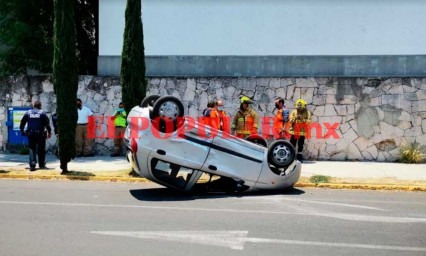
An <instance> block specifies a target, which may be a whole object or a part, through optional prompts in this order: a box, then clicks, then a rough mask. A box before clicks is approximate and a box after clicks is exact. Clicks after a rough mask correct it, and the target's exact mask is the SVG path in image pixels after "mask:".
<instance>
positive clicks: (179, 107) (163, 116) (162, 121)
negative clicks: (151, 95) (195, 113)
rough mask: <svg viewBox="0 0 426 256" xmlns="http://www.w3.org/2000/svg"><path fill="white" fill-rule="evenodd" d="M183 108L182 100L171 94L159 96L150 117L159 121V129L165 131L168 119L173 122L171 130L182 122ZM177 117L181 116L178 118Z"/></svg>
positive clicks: (174, 129) (175, 128)
mask: <svg viewBox="0 0 426 256" xmlns="http://www.w3.org/2000/svg"><path fill="white" fill-rule="evenodd" d="M183 115H184V108H183V104H182V102H181V101H180V100H179V99H177V98H176V97H173V96H163V97H161V98H159V99H158V100H157V101H156V102H155V103H154V107H153V109H152V114H151V119H152V120H154V121H155V120H157V121H159V122H158V123H159V125H158V126H159V128H158V129H159V131H160V132H166V124H167V121H168V120H171V121H172V122H173V131H176V130H177V129H178V127H180V126H181V125H182V124H183V122H182V121H183V118H182V117H183ZM179 118H182V119H180V120H179Z"/></svg>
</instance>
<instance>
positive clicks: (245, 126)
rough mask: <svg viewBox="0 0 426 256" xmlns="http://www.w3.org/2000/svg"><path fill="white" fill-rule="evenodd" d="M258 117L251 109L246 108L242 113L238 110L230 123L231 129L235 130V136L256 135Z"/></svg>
mask: <svg viewBox="0 0 426 256" xmlns="http://www.w3.org/2000/svg"><path fill="white" fill-rule="evenodd" d="M258 123H259V117H258V115H257V113H256V111H254V110H253V109H252V108H247V110H246V111H244V112H242V110H239V111H238V112H237V114H236V115H235V117H234V120H233V121H232V129H235V130H236V133H237V134H244V135H250V134H253V133H257V127H258Z"/></svg>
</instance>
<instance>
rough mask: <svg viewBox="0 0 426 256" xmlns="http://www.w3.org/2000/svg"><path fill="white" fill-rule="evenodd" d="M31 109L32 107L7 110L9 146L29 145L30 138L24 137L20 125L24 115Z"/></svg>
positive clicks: (9, 108)
mask: <svg viewBox="0 0 426 256" xmlns="http://www.w3.org/2000/svg"><path fill="white" fill-rule="evenodd" d="M29 109H31V107H8V110H7V122H6V126H7V135H8V140H7V145H8V146H9V145H10V146H12V145H19V146H22V145H28V138H27V137H26V136H22V134H21V131H20V130H19V125H20V123H21V119H22V117H23V116H24V114H25V113H26V112H27V111H28V110H29Z"/></svg>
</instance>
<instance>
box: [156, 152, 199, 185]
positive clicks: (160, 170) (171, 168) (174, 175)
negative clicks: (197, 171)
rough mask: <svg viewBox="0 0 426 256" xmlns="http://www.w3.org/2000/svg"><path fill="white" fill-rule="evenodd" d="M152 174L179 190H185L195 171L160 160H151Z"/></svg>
mask: <svg viewBox="0 0 426 256" xmlns="http://www.w3.org/2000/svg"><path fill="white" fill-rule="evenodd" d="M151 170H152V174H153V175H154V177H155V178H157V179H158V180H160V181H162V182H164V183H166V184H168V185H170V186H173V187H177V188H181V189H183V188H185V186H186V184H187V183H188V181H189V179H190V178H191V175H192V173H193V172H194V170H192V169H188V168H185V167H182V166H180V165H177V164H173V163H168V162H164V161H162V160H160V159H157V158H153V159H152V160H151Z"/></svg>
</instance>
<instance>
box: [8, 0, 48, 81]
mask: <svg viewBox="0 0 426 256" xmlns="http://www.w3.org/2000/svg"><path fill="white" fill-rule="evenodd" d="M52 14H53V3H52V1H51V0H27V1H20V0H1V1H0V65H1V69H0V75H1V76H4V75H10V74H25V73H27V69H35V70H39V71H41V72H48V71H49V70H51V66H52V56H53V44H52V37H53V33H52V32H53V16H52Z"/></svg>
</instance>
